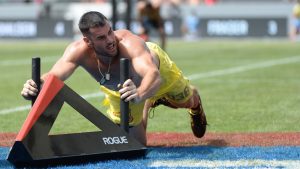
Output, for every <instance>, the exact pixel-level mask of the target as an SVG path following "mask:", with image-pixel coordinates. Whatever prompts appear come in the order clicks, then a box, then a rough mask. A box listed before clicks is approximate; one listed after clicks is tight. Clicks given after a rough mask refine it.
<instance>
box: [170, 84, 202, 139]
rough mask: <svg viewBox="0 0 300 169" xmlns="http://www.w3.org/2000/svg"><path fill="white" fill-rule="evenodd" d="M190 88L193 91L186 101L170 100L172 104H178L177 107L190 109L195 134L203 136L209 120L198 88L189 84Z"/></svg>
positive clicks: (199, 136)
mask: <svg viewBox="0 0 300 169" xmlns="http://www.w3.org/2000/svg"><path fill="white" fill-rule="evenodd" d="M189 88H190V89H189V91H191V92H192V94H191V96H190V97H189V99H188V100H187V101H186V102H183V103H176V102H173V101H172V100H170V101H169V102H170V103H171V104H172V106H176V107H177V108H187V109H189V114H190V117H191V128H192V131H193V134H194V135H195V136H196V137H198V138H201V137H203V136H204V134H205V132H206V125H207V120H206V116H205V113H204V110H203V107H202V102H201V99H200V95H199V93H198V91H197V89H196V88H195V87H193V86H189Z"/></svg>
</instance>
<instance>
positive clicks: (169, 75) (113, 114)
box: [100, 42, 183, 126]
mask: <svg viewBox="0 0 300 169" xmlns="http://www.w3.org/2000/svg"><path fill="white" fill-rule="evenodd" d="M146 44H147V46H148V48H149V49H150V50H151V51H154V52H155V53H156V55H157V56H158V57H159V61H160V66H159V72H160V76H161V79H162V84H161V86H160V88H159V89H158V91H157V92H156V94H155V95H154V96H153V97H151V98H150V100H151V101H155V100H157V99H159V98H161V97H163V95H164V94H166V93H167V92H168V89H170V88H171V87H172V86H173V85H174V84H175V83H176V82H177V81H178V80H179V79H180V78H182V77H183V75H182V73H181V71H180V69H179V68H178V67H177V66H176V64H175V63H174V62H173V61H171V59H170V58H169V56H168V55H167V53H166V52H164V51H163V50H162V49H161V48H160V47H159V46H158V45H156V44H155V43H151V42H146ZM100 89H101V90H102V91H103V92H104V93H105V99H104V101H103V104H104V105H105V106H107V107H108V109H107V114H108V116H109V118H111V120H112V121H113V122H114V123H116V124H120V116H121V115H120V93H119V92H118V91H113V90H110V89H108V88H106V87H105V86H100ZM144 104H145V102H142V103H138V104H136V103H129V109H130V110H129V111H130V114H129V125H130V126H135V125H138V124H139V123H140V122H141V121H142V117H143V108H144Z"/></svg>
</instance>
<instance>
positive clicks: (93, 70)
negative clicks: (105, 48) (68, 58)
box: [82, 59, 141, 91]
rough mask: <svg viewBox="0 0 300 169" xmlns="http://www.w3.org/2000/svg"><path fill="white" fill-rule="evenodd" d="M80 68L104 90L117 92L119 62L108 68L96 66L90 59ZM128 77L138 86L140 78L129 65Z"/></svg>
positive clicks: (95, 62) (94, 61)
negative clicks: (103, 87) (104, 88)
mask: <svg viewBox="0 0 300 169" xmlns="http://www.w3.org/2000/svg"><path fill="white" fill-rule="evenodd" d="M82 67H83V68H84V69H85V70H86V71H87V72H88V73H89V74H90V75H91V76H92V77H93V78H94V79H95V80H96V81H97V82H98V83H99V85H103V86H105V87H106V88H109V89H111V90H114V91H117V90H119V89H118V84H119V83H120V73H121V72H120V62H119V61H116V62H113V63H112V64H111V65H110V66H109V65H107V66H101V65H98V63H97V61H96V60H93V59H90V60H87V61H86V62H84V63H83V64H82ZM129 77H130V79H132V80H133V82H134V83H135V84H136V85H137V86H139V84H140V81H141V80H140V79H141V78H140V77H139V76H138V74H137V73H136V72H135V71H134V69H133V68H132V66H131V65H130V69H129Z"/></svg>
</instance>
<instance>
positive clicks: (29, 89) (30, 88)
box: [24, 83, 38, 92]
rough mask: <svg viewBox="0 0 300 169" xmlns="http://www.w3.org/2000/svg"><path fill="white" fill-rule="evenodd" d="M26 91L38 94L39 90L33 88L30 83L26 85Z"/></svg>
mask: <svg viewBox="0 0 300 169" xmlns="http://www.w3.org/2000/svg"><path fill="white" fill-rule="evenodd" d="M24 89H27V90H28V91H32V92H38V89H37V88H36V87H34V86H31V85H30V84H28V83H26V84H24Z"/></svg>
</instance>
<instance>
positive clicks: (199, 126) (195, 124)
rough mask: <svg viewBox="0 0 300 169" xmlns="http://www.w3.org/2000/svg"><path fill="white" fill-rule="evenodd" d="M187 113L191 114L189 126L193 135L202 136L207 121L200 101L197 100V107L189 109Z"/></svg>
mask: <svg viewBox="0 0 300 169" xmlns="http://www.w3.org/2000/svg"><path fill="white" fill-rule="evenodd" d="M189 114H190V116H191V128H192V131H193V134H194V136H195V137H198V138H201V137H203V136H204V134H205V131H206V126H207V121H206V116H205V113H204V111H203V107H202V104H201V101H199V105H198V107H197V108H195V109H190V110H189Z"/></svg>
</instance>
